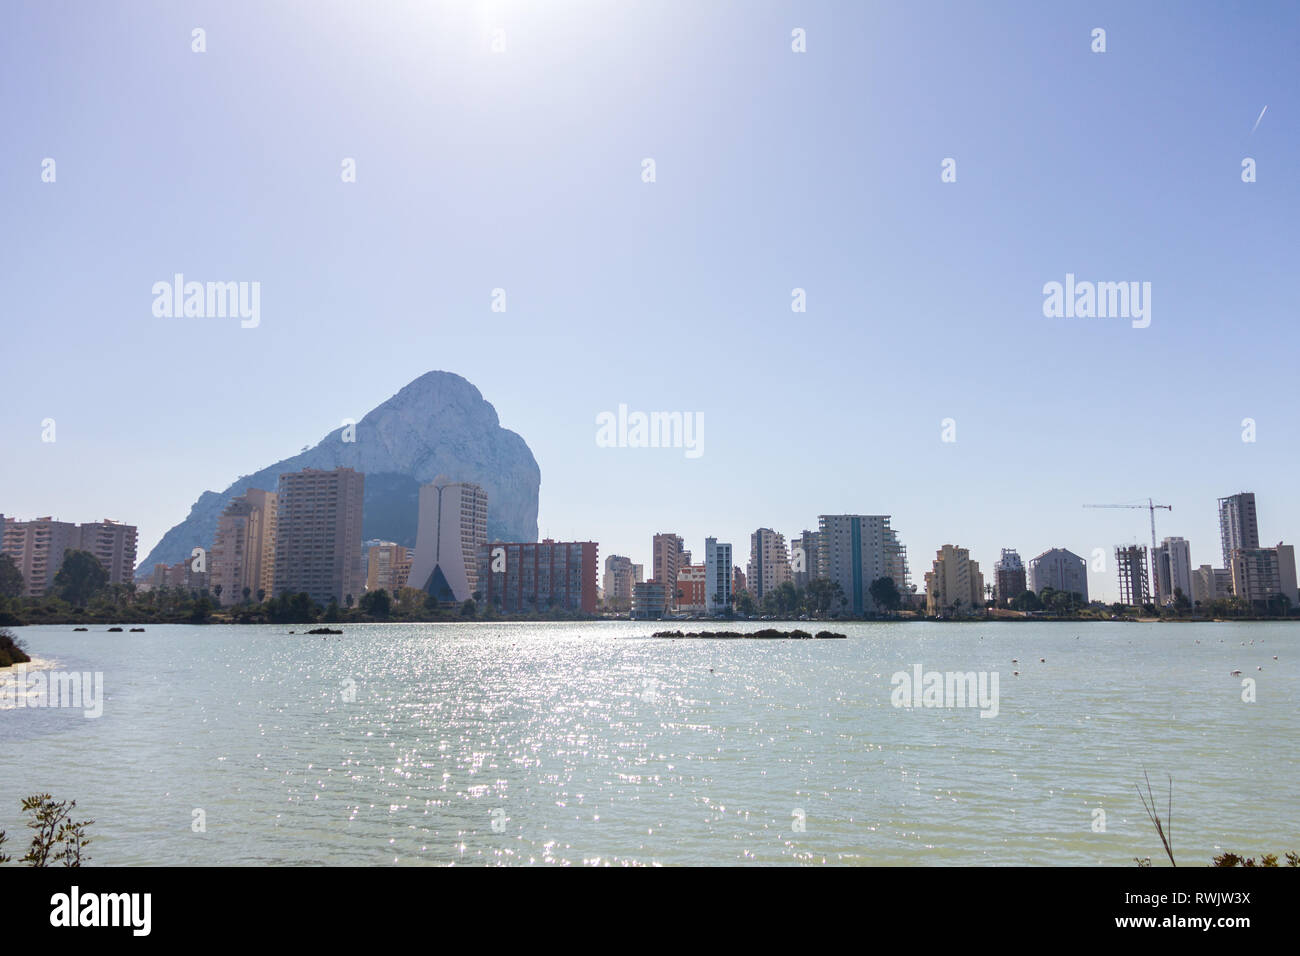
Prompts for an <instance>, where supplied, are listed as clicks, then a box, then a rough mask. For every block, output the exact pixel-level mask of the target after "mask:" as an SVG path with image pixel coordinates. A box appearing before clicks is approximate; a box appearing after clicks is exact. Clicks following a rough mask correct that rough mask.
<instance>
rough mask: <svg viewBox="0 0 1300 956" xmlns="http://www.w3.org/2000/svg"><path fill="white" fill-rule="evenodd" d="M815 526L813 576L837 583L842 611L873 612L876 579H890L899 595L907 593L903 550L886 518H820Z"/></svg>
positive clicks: (873, 516) (851, 612) (907, 583)
mask: <svg viewBox="0 0 1300 956" xmlns="http://www.w3.org/2000/svg"><path fill="white" fill-rule="evenodd" d="M817 526H818V554H817V568H818V570H817V577H819V578H827V579H829V580H830V581H833V582H835V583H837V584H839V586H840V589H841V590H842V591H843V593H844V597H845V599H846V603H845V605H844V608H843V610H844V611H845V612H847V613H849V614H852V615H854V616H861V615H863V614H868V613H875V612H876V610H877V608H876V603H875V601H873V600H872V598H871V594H870V588H871V583H872V582H873V581H875V580H876V579H877V578H884V577H888V578H893V579H894V585H895V586H896V587H897V588H898V591H899V593H900V594H902V595H904V596H906V595H907V594H908V593H909V592H910V590H911V588H910V582H909V581H908V570H907V549H906V548H905V547H903V545H902V544H901V543H900V542H899V540H898V533H897V532H896V531H895V530H894V529H893V528H891V527H890V526H889V515H821V516H819V517H818V519H817Z"/></svg>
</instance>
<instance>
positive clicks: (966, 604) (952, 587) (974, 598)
mask: <svg viewBox="0 0 1300 956" xmlns="http://www.w3.org/2000/svg"><path fill="white" fill-rule="evenodd" d="M925 605H926V611H927V612H928V613H930V614H932V615H933V614H949V613H955V614H970V613H972V612H975V611H979V610H980V609H982V608H983V607H984V575H983V574H981V573H980V566H979V562H978V561H972V560H971V558H970V551H969V550H968V549H967V548H959V547H956V546H955V545H951V544H945V545H944V546H943V547H942V548H940V549H939V550H938V551H937V552H936V553H935V556H934V564H933V566H932V568H931V570H929V571H927V572H926V574H925Z"/></svg>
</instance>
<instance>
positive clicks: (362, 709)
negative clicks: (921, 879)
mask: <svg viewBox="0 0 1300 956" xmlns="http://www.w3.org/2000/svg"><path fill="white" fill-rule="evenodd" d="M739 627H744V625H740V626H739ZM344 629H345V633H344V635H343V636H342V637H328V638H322V637H312V636H307V635H304V634H302V633H299V634H296V635H289V634H288V633H287V632H288V630H289V628H286V627H219V626H208V627H185V626H168V627H161V626H160V627H150V628H149V629H148V630H147V631H146V632H145V633H143V634H129V633H122V634H107V633H105V630H106V629H105V628H104V627H103V626H95V627H92V628H91V631H90V633H74V632H73V631H72V629H71V628H70V627H40V628H25V629H22V631H21V632H20V635H21V637H22V638H23V640H24V641H25V642H26V644H27V645H28V648H29V650H30V651H31V652H32V653H33V655H34V656H37V657H39V658H41V659H45V660H48V661H49V662H51V666H54V667H57V668H61V669H64V670H80V671H102V672H103V673H104V685H105V692H106V697H107V699H106V702H105V705H104V715H103V716H102V717H101V718H99V719H96V720H87V719H85V718H84V717H82V714H81V711H79V710H77V711H74V710H62V709H55V710H49V709H33V708H29V707H23V708H12V707H11V708H8V709H4V710H0V828H3V829H8V830H9V833H10V836H11V839H13V838H14V837H15V835H16V834H18V833H19V831H21V830H22V829H23V828H22V826H21V821H20V819H19V814H18V801H19V798H20V796H22V795H25V794H28V793H31V792H35V791H38V790H48V791H51V792H53V793H54V794H55V795H56V796H58V797H61V798H65V797H66V798H76V799H77V801H78V806H79V809H81V810H84V811H85V815H86V816H89V817H93V818H94V819H95V821H96V823H95V826H94V827H93V828H92V833H93V836H94V837H95V843H94V844H93V845H92V847H91V850H90V852H91V856H92V858H93V861H94V862H95V863H97V864H132V863H163V864H238V865H251V864H393V863H396V864H420V863H428V864H447V863H469V864H516V863H552V864H614V865H623V864H726V863H739V862H757V863H817V864H820V863H848V864H853V863H883V864H902V865H916V864H1025V863H1028V864H1097V863H1105V864H1121V865H1124V864H1131V862H1132V859H1133V857H1135V856H1142V857H1145V856H1150V857H1151V858H1152V860H1153V862H1155V863H1156V864H1157V865H1158V864H1159V863H1160V859H1161V850H1160V846H1159V843H1158V841H1157V839H1156V837H1155V835H1154V833H1153V832H1152V831H1151V827H1150V824H1149V823H1148V822H1147V820H1146V818H1145V815H1144V814H1143V812H1142V809H1141V806H1140V803H1139V801H1138V798H1137V794H1136V792H1135V790H1134V783H1135V781H1137V780H1138V779H1140V778H1141V775H1142V771H1143V768H1146V769H1147V770H1148V771H1149V772H1150V774H1151V779H1152V782H1153V785H1156V786H1157V788H1158V789H1160V790H1161V792H1162V793H1163V788H1164V787H1165V786H1166V785H1167V784H1166V775H1167V774H1172V775H1173V777H1174V826H1173V833H1174V847H1175V852H1176V853H1177V854H1178V856H1179V860H1180V862H1182V863H1184V864H1202V863H1207V862H1208V861H1209V859H1210V857H1211V856H1212V855H1213V854H1214V853H1215V852H1220V851H1221V850H1222V849H1223V848H1229V849H1233V850H1236V851H1246V852H1250V853H1252V854H1257V853H1259V852H1261V851H1267V852H1278V851H1281V850H1285V849H1300V833H1298V828H1297V825H1296V819H1295V806H1296V804H1295V800H1294V794H1295V790H1296V784H1297V782H1300V772H1298V770H1297V755H1298V750H1300V747H1298V746H1297V735H1296V729H1297V701H1300V695H1298V694H1297V676H1298V675H1300V664H1298V663H1297V662H1298V661H1300V646H1298V643H1297V635H1300V628H1297V626H1296V625H1292V624H1237V625H1226V624H1225V625H1211V624H1183V625H1133V624H1130V625H1120V624H1116V625H1109V624H1083V625H1076V624H1069V623H1038V622H1035V623H1025V624H1002V625H981V624H964V625H942V624H905V625H885V624H877V625H848V626H842V627H837V628H836V629H837V630H842V631H845V632H847V633H848V635H849V639H848V640H846V641H780V642H769V641H666V640H655V639H651V638H649V636H648V635H649V634H650V633H651V632H652V631H653V630H655V629H656V627H655V626H652V625H642V624H630V623H600V624H556V623H528V624H471V625H451V626H449V625H364V626H359V625H348V626H345V628H344ZM1274 655H1277V657H1278V660H1274V659H1273V657H1274ZM1040 658H1045V660H1041V661H1040ZM1013 659H1016V660H1018V661H1019V663H1018V664H1013V663H1012V660H1013ZM916 664H921V665H923V667H924V669H925V670H927V671H929V670H938V671H963V672H965V671H977V672H978V671H988V672H997V673H998V674H999V676H1000V702H999V713H998V716H997V717H996V718H993V719H984V718H981V717H980V716H979V711H978V710H976V709H970V708H967V709H941V708H936V709H924V708H917V709H913V710H907V709H902V708H896V707H894V706H892V705H891V699H890V691H891V686H890V678H891V675H893V674H894V673H895V672H897V671H910V670H911V669H912V668H913V666H914V665H916ZM1257 668H1262V669H1258V670H1257ZM1016 670H1019V671H1020V674H1019V676H1013V671H1016ZM1233 670H1241V671H1242V676H1232V674H1231V672H1232V671H1233ZM1245 677H1249V678H1253V679H1254V680H1255V681H1256V682H1257V695H1258V700H1257V701H1256V702H1254V703H1244V702H1243V701H1242V685H1241V682H1242V680H1243V678H1245ZM11 679H12V678H11ZM1162 799H1163V798H1162ZM1097 808H1101V809H1103V810H1104V811H1105V832H1094V826H1095V825H1096V820H1097V816H1096V815H1095V814H1094V810H1095V809H1097ZM195 810H202V811H203V815H204V817H205V823H206V832H202V833H197V832H194V829H193V821H194V819H195V815H194V811H195ZM800 827H802V829H800ZM19 839H21V837H19ZM13 845H14V844H13V843H11V848H12V847H13Z"/></svg>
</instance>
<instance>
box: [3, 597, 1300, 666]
mask: <svg viewBox="0 0 1300 956" xmlns="http://www.w3.org/2000/svg"><path fill="white" fill-rule="evenodd" d="M402 591H403V592H412V594H413V595H414V596H413V597H412V596H411V595H409V594H406V593H403V594H402V595H401V596H400V597H399V598H397V599H394V597H393V596H390V595H388V594H387V593H386V592H383V591H376V592H367V593H366V594H363V595H362V598H361V603H360V604H359V605H355V606H347V605H344V606H339V605H338V604H337V603H336V602H333V601H332V602H330V603H329V604H328V605H325V606H324V607H322V606H321V605H320V604H318V603H316V602H313V601H312V600H311V598H310V597H309V596H308V595H306V594H297V595H287V594H286V595H283V596H282V597H279V598H267V599H265V600H263V601H262V602H260V603H253V602H250V603H247V604H236V605H232V606H225V607H223V606H220V605H219V604H217V603H216V602H215V601H214V600H213V599H212V596H211V595H207V594H203V593H201V592H194V593H191V594H184V595H178V594H161V593H159V592H144V593H142V594H139V595H135V596H132V597H127V596H126V594H127V592H126V589H123V593H122V595H121V596H120V597H119V596H117V595H104V596H100V597H97V598H95V599H93V600H92V601H90V602H88V603H87V604H86V605H75V604H73V603H71V602H69V601H66V600H64V599H62V598H60V597H58V596H55V595H48V596H46V597H41V598H17V597H15V598H4V597H0V627H24V626H28V625H37V624H71V625H75V626H76V627H77V628H78V629H84V628H85V627H86V626H87V625H106V626H111V627H113V628H116V629H126V628H131V629H133V630H142V629H143V628H144V627H145V626H146V625H149V624H381V623H397V624H401V623H405V624H455V623H473V622H486V621H494V622H509V621H517V622H528V621H567V622H578V621H592V622H596V621H635V622H638V623H643V624H661V625H662V624H667V625H675V626H683V625H690V624H704V625H710V624H711V625H715V626H716V625H727V624H771V623H774V622H776V623H780V622H784V623H788V624H809V623H810V624H831V623H834V624H849V623H854V624H881V623H892V624H899V623H903V624H906V623H914V622H920V621H930V622H934V623H939V624H955V625H963V624H991V623H1018V622H1026V621H1042V622H1059V623H1073V624H1079V623H1088V622H1110V623H1124V624H1166V623H1168V624H1223V623H1251V622H1261V621H1300V613H1288V614H1255V613H1248V612H1246V611H1245V610H1241V611H1239V613H1235V614H1234V613H1229V614H1218V613H1215V614H1203V613H1197V612H1194V611H1185V612H1181V613H1176V612H1172V611H1170V612H1168V613H1156V614H1150V613H1143V612H1140V611H1137V609H1134V608H1128V609H1123V608H1116V607H1115V606H1113V605H1089V606H1086V607H1084V608H1081V609H1077V610H1074V611H1067V612H1061V613H1055V612H1051V611H1016V610H1010V609H1007V608H982V609H980V611H978V612H974V613H964V614H958V615H942V614H940V615H927V614H925V613H923V612H920V611H911V610H897V611H889V612H885V613H881V614H873V615H864V616H853V615H851V614H842V613H841V614H834V613H831V614H826V615H820V614H818V615H806V614H800V615H794V614H780V613H777V614H762V615H757V614H755V615H749V616H746V615H742V614H737V613H734V612H733V613H731V614H728V615H724V616H721V617H703V616H699V617H697V616H690V615H666V616H663V617H656V618H633V617H631V616H630V615H629V613H628V612H627V611H626V610H623V611H613V610H603V611H597V612H596V613H594V614H584V613H581V612H575V611H568V610H564V609H560V608H542V609H538V610H535V611H528V612H523V613H513V614H508V613H504V612H501V611H498V610H496V609H495V608H493V607H490V606H487V605H481V604H479V603H478V602H476V601H474V600H473V599H470V600H467V601H464V602H462V603H460V604H455V605H437V604H433V603H432V602H428V601H427V600H426V596H425V594H424V592H423V591H419V590H417V589H413V588H403V589H402ZM1126 612H1127V613H1126ZM1135 612H1136V613H1135ZM4 654H5V646H4V645H3V643H0V667H3V666H6V665H5V664H4V663H2V661H3V658H4Z"/></svg>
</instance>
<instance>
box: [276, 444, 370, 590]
mask: <svg viewBox="0 0 1300 956" xmlns="http://www.w3.org/2000/svg"><path fill="white" fill-rule="evenodd" d="M365 479H366V476H365V475H364V474H362V473H361V472H359V471H356V470H354V469H352V468H335V469H333V470H332V471H322V470H317V469H314V468H304V469H303V470H302V471H293V472H288V473H286V474H283V475H281V476H280V483H279V488H278V491H277V513H276V534H275V570H274V575H273V580H274V582H275V584H274V587H273V589H272V590H273V593H274V595H275V596H277V597H278V596H279V595H281V594H283V593H285V592H286V591H287V592H289V593H290V594H298V593H301V592H305V593H307V594H308V595H310V596H311V599H312V600H313V601H316V602H318V603H320V604H328V603H329V602H330V600H331V599H333V600H336V601H338V603H339V604H345V603H346V602H347V600H348V598H349V597H351V598H352V600H353V602H354V603H355V601H356V600H357V599H358V598H360V597H361V592H362V590H363V589H364V587H365V581H364V580H363V579H362V577H361V507H362V501H363V498H364V496H365Z"/></svg>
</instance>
